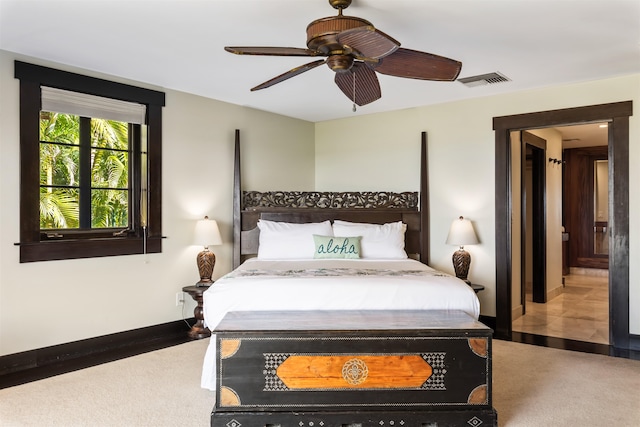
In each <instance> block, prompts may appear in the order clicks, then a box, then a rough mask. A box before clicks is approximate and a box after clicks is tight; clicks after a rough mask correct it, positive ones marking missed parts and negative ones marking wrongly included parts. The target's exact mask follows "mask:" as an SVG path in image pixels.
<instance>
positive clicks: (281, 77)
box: [251, 59, 327, 92]
mask: <svg viewBox="0 0 640 427" xmlns="http://www.w3.org/2000/svg"><path fill="white" fill-rule="evenodd" d="M325 62H327V61H326V60H325V59H319V60H317V61H313V62H309V63H308V64H305V65H301V66H299V67H296V68H293V69H291V70H289V71H287V72H286V73H284V74H280V75H279V76H277V77H274V78H272V79H271V80H267V81H266V82H264V83H262V84H259V85H258V86H256V87H254V88H251V91H252V92H253V91H255V90H260V89H266V88H268V87H271V86H273V85H274V84H276V83H280V82H283V81H285V80H287V79H290V78H291V77H295V76H297V75H298V74H302V73H304V72H305V71H309V70H312V69H314V68H316V67H317V66H319V65H322V64H324V63H325Z"/></svg>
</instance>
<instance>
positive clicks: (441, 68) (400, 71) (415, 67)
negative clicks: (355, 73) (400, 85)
mask: <svg viewBox="0 0 640 427" xmlns="http://www.w3.org/2000/svg"><path fill="white" fill-rule="evenodd" d="M371 66H372V67H373V69H374V70H376V71H377V72H379V73H382V74H388V75H390V76H396V77H407V78H410V79H420V80H439V81H453V80H455V79H456V78H457V77H458V74H460V70H461V69H462V62H459V61H456V60H454V59H449V58H445V57H444V56H438V55H433V54H431V53H426V52H420V51H417V50H410V49H404V48H399V49H398V50H396V51H395V52H393V53H392V54H391V55H389V56H386V57H384V58H382V59H380V60H379V61H378V63H377V64H371Z"/></svg>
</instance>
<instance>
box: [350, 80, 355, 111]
mask: <svg viewBox="0 0 640 427" xmlns="http://www.w3.org/2000/svg"><path fill="white" fill-rule="evenodd" d="M351 74H353V112H354V113H355V112H356V73H354V72H353V71H352V72H351Z"/></svg>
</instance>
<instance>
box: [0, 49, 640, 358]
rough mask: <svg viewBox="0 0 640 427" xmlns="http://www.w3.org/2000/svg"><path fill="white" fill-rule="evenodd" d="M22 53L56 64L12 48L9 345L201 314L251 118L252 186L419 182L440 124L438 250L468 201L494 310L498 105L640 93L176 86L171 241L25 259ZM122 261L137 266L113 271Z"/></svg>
mask: <svg viewBox="0 0 640 427" xmlns="http://www.w3.org/2000/svg"><path fill="white" fill-rule="evenodd" d="M14 59H21V60H24V61H27V62H33V63H36V64H40V65H46V66H54V65H53V64H50V63H46V62H42V61H39V60H30V59H29V58H24V57H22V58H16V57H14V56H13V55H12V54H9V53H7V52H1V51H0V93H1V96H0V144H1V146H2V150H0V355H4V354H10V353H15V352H20V351H25V350H30V349H34V348H39V347H45V346H49V345H55V344H61V343H65V342H70V341H75V340H80V339H84V338H89V337H94V336H100V335H105V334H110V333H115V332H120V331H125V330H130V329H135V328H139V327H144V326H149V325H154V324H159V323H164V322H169V321H173V320H178V319H181V318H182V317H183V316H185V317H190V316H191V315H192V310H193V304H192V303H191V302H190V303H189V304H188V305H187V306H186V307H185V310H184V313H183V311H182V310H181V309H180V308H179V307H176V306H175V293H176V292H178V291H180V290H181V288H182V287H183V286H185V285H190V284H192V283H194V282H195V281H196V280H197V272H196V266H195V256H196V254H197V252H198V251H199V248H198V247H196V246H193V245H191V237H192V232H193V225H194V221H195V220H196V219H198V218H200V217H201V216H203V215H205V214H207V215H209V216H210V217H213V218H215V219H217V220H218V221H219V222H220V227H221V231H222V234H223V239H224V240H225V244H224V245H223V246H220V247H216V248H214V251H215V253H216V255H217V258H218V261H217V264H216V269H215V272H214V277H219V276H220V275H222V274H224V273H226V272H227V271H229V269H230V268H231V249H232V248H231V219H232V216H231V215H232V212H231V190H232V159H233V149H232V147H233V138H234V129H236V128H240V129H241V131H242V136H241V138H242V143H243V147H244V151H243V154H244V155H243V179H244V183H245V185H244V187H245V188H246V189H252V190H271V189H289V190H310V189H314V188H315V189H317V190H381V189H386V190H389V191H405V190H409V191H417V190H418V189H419V182H418V181H419V175H420V170H419V169H420V168H419V164H420V163H419V154H420V132H422V131H427V132H428V138H429V178H430V187H431V189H430V212H431V260H430V263H431V264H432V265H433V266H434V267H436V268H440V269H442V270H444V271H448V272H450V273H453V267H452V265H451V254H452V252H453V250H454V248H453V247H451V246H448V245H446V244H445V243H444V242H445V239H446V236H447V232H448V229H449V225H450V224H451V221H452V220H453V219H454V218H456V217H457V216H459V215H464V216H465V217H468V218H469V219H471V220H472V221H473V224H474V226H475V229H476V233H477V234H478V238H479V239H480V244H478V245H473V246H467V247H466V249H467V250H468V251H469V252H470V253H471V255H472V258H473V259H472V263H471V269H470V272H469V276H470V278H471V279H472V280H473V281H474V282H477V283H481V284H484V285H485V286H486V290H485V291H483V292H482V293H481V294H480V299H481V304H482V314H484V315H488V316H492V315H495V224H494V223H495V212H494V203H495V201H494V192H495V188H494V187H495V182H494V180H495V165H494V132H493V130H492V118H493V117H495V116H504V115H511V114H520V113H527V112H534V111H544V110H550V109H557V108H568V107H575V106H582V105H593V104H601V103H607V102H617V101H626V100H633V101H634V103H635V104H636V106H637V105H639V103H640V93H639V92H640V75H635V76H631V77H621V78H616V79H609V80H602V81H597V82H590V83H583V84H576V85H567V86H563V87H559V88H548V89H540V90H536V91H528V92H521V93H518V94H511V95H500V96H493V97H486V98H476V99H471V100H468V101H460V102H453V103H447V104H441V105H436V106H425V107H421V108H414V109H410V110H403V111H397V112H392V113H385V114H375V115H368V116H358V117H353V118H349V119H343V120H335V121H327V122H322V123H317V124H315V125H314V124H313V123H308V122H303V121H300V120H295V119H290V118H286V117H282V116H278V115H274V114H268V113H264V112H261V111H257V110H252V109H248V108H244V107H240V106H236V105H231V104H226V103H222V102H219V101H215V100H211V99H206V98H201V97H197V96H193V95H188V94H184V93H179V92H175V91H166V93H167V106H166V107H165V108H164V116H163V117H164V122H163V132H164V145H163V148H164V150H163V151H164V157H163V223H164V227H163V231H164V234H165V235H166V236H167V238H166V239H165V240H164V243H163V252H162V253H161V254H153V255H149V256H147V257H144V256H124V257H109V258H101V259H87V260H72V261H49V262H40V263H28V264H20V263H19V261H18V259H19V258H18V252H19V250H18V247H16V246H14V243H15V242H18V241H19V224H20V220H19V191H18V186H17V182H18V181H19V164H18V159H19V144H18V138H19V130H18V81H17V80H15V79H14V78H13V60H14ZM56 68H60V69H66V70H69V71H75V72H82V71H81V70H75V69H72V68H69V67H56ZM85 74H88V75H94V76H97V77H103V78H109V77H108V76H101V75H99V74H96V73H85ZM112 80H116V81H123V80H121V79H112ZM124 82H125V83H130V84H137V83H136V82H129V81H124ZM507 84H508V83H507ZM140 86H144V85H140ZM146 87H148V86H146ZM151 88H152V89H158V88H155V87H151ZM160 90H161V88H160ZM470 90H474V89H470ZM380 102H384V99H383V100H382V101H380ZM639 137H640V119H639V118H638V117H637V116H634V117H631V120H630V141H631V144H630V152H629V158H630V162H631V164H632V167H631V168H630V169H631V171H630V227H631V231H630V233H631V235H630V246H631V248H630V258H631V260H633V259H636V258H637V254H638V253H639V251H640V247H639V244H640V243H638V242H640V215H639V213H640V192H639V191H638V189H639V188H638V186H639V184H638V183H640V168H638V167H634V166H633V165H640V147H639V145H638V144H637V141H638V138H639ZM558 157H559V156H558ZM118 271H121V272H123V274H126V278H124V279H121V280H120V279H113V273H114V272H118ZM630 275H631V280H630V281H631V284H630V296H631V302H630V306H631V312H630V314H631V319H630V325H631V332H632V333H634V334H640V265H638V264H637V263H631V266H630Z"/></svg>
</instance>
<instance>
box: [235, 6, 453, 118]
mask: <svg viewBox="0 0 640 427" xmlns="http://www.w3.org/2000/svg"><path fill="white" fill-rule="evenodd" d="M329 4H330V5H331V6H332V7H333V8H334V9H337V10H338V15H337V16H330V17H326V18H320V19H316V20H315V21H313V22H311V23H310V24H309V25H308V26H307V49H304V48H294V47H259V46H255V47H229V46H227V47H225V50H226V51H227V52H230V53H234V54H236V55H262V56H310V57H313V56H324V57H326V59H321V60H315V61H313V62H310V63H308V64H304V65H301V66H298V67H296V68H293V69H291V70H289V71H287V72H285V73H283V74H281V75H279V76H276V77H274V78H272V79H270V80H267V81H266V82H264V83H261V84H259V85H258V86H255V87H254V88H252V89H251V90H252V91H255V90H260V89H266V88H268V87H270V86H273V85H274V84H277V83H280V82H283V81H285V80H288V79H290V78H291V77H294V76H297V75H299V74H302V73H304V72H306V71H309V70H312V69H314V68H316V67H318V66H320V65H322V64H327V66H328V67H329V68H330V69H331V70H333V71H334V72H335V79H334V80H335V83H336V85H337V86H338V88H340V90H341V91H342V92H343V93H344V94H345V95H346V96H347V98H349V100H350V101H352V102H353V103H354V111H355V104H357V105H360V106H362V105H366V104H369V103H371V102H373V101H376V100H378V99H380V98H381V97H382V92H381V90H380V83H379V81H378V77H377V75H376V73H381V74H386V75H390V76H395V77H403V78H410V79H419V80H435V81H454V80H455V79H456V78H457V77H458V75H459V74H460V70H461V69H462V63H461V62H459V61H456V60H453V59H449V58H445V57H443V56H438V55H434V54H430V53H426V52H421V51H417V50H410V49H405V48H401V47H400V42H398V41H397V40H395V39H394V38H392V37H390V36H389V35H387V34H385V33H383V32H382V31H380V30H378V29H376V28H375V27H374V26H373V24H371V23H370V22H369V21H367V20H366V19H362V18H358V17H355V16H344V15H343V13H342V11H343V10H344V9H346V8H347V7H349V5H350V4H351V0H329Z"/></svg>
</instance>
